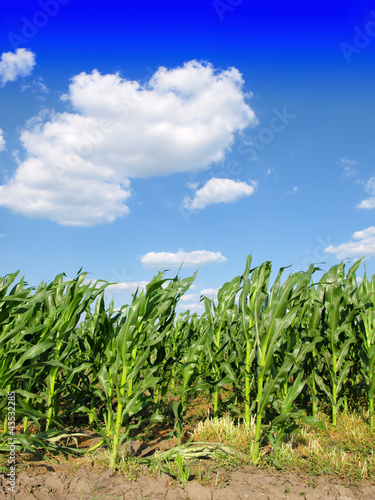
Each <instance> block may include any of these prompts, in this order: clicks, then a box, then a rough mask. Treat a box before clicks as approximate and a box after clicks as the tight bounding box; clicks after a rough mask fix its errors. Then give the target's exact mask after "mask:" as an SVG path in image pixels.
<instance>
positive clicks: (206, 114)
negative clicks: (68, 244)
mask: <svg viewBox="0 0 375 500" xmlns="http://www.w3.org/2000/svg"><path fill="white" fill-rule="evenodd" d="M243 83H244V82H243V79H242V77H241V75H240V73H239V72H238V70H237V69H235V68H230V69H228V70H225V71H217V70H215V69H214V68H213V66H212V65H211V64H203V63H199V62H197V61H190V62H187V63H185V64H184V65H183V67H179V68H174V69H170V70H168V69H166V68H159V70H158V71H156V73H155V74H154V75H153V77H152V78H151V79H150V80H149V81H148V82H147V83H146V84H144V85H141V84H140V83H139V82H137V81H129V80H126V79H124V78H121V77H120V75H119V74H107V75H101V74H100V73H99V72H98V71H96V70H95V71H93V72H92V73H90V74H87V73H81V74H79V75H77V76H75V77H74V78H73V79H72V82H71V84H70V87H69V92H68V93H67V94H66V95H65V96H64V97H63V100H65V101H68V102H69V104H70V107H72V108H73V110H74V112H70V113H68V112H65V113H57V114H56V113H55V114H51V116H50V117H49V118H48V119H45V118H42V120H41V121H38V120H36V121H34V122H33V123H32V125H31V126H30V127H29V129H28V130H24V132H23V133H22V135H21V140H22V143H23V146H24V148H25V150H26V155H25V160H24V161H23V162H22V163H21V164H20V165H19V167H18V170H17V171H16V173H15V176H14V177H13V179H11V180H10V181H9V182H8V184H6V185H4V186H0V205H2V206H6V207H9V208H10V209H11V210H13V211H14V212H17V213H21V214H24V215H27V216H30V217H39V218H48V219H52V220H54V221H56V222H58V223H60V224H65V225H83V226H84V225H86V226H87V225H94V224H97V223H103V222H111V221H113V220H114V219H116V218H117V217H120V216H122V215H124V214H127V213H128V211H129V209H128V207H127V206H126V205H125V203H126V202H127V201H128V199H129V198H130V196H131V192H130V184H129V179H130V178H132V177H148V176H155V175H166V174H171V173H175V172H186V171H189V170H197V169H206V168H209V167H210V165H211V164H212V163H215V162H220V161H222V159H223V158H224V156H225V154H226V152H227V151H228V150H230V148H231V145H232V144H233V142H234V138H235V134H236V133H237V132H241V131H242V130H243V129H244V128H245V127H247V126H249V125H255V124H256V123H257V119H256V117H255V114H254V112H253V111H252V109H251V108H250V107H249V106H248V104H247V103H246V97H247V96H248V95H247V94H245V93H244V92H243Z"/></svg>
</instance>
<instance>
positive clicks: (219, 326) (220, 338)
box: [203, 276, 241, 418]
mask: <svg viewBox="0 0 375 500" xmlns="http://www.w3.org/2000/svg"><path fill="white" fill-rule="evenodd" d="M240 287H241V277H240V276H239V277H237V278H234V279H233V280H232V281H231V282H230V283H229V282H228V283H225V284H224V285H223V286H222V287H221V288H220V290H219V291H218V295H217V302H218V303H217V305H216V304H215V302H214V301H213V300H211V299H209V298H208V297H203V301H204V306H205V312H206V315H205V320H206V321H207V322H208V325H209V332H210V335H209V337H208V338H207V344H206V352H205V358H206V360H207V369H208V371H209V373H210V377H209V380H207V382H208V384H209V385H210V386H211V388H212V389H211V390H212V392H213V395H212V402H213V407H214V417H215V418H216V417H218V416H219V391H220V387H221V386H222V385H224V384H225V383H227V382H232V383H233V382H235V380H233V378H232V377H230V376H229V377H228V376H227V377H226V376H225V369H226V368H227V366H228V364H229V365H230V364H231V361H233V360H234V357H235V352H234V351H232V353H231V354H232V358H233V359H230V357H228V354H229V353H228V346H229V344H230V335H231V331H230V328H231V326H232V321H233V311H234V308H235V300H236V295H237V293H238V292H239V290H240ZM229 373H230V372H229ZM227 375H228V370H227Z"/></svg>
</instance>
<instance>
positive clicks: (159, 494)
mask: <svg viewBox="0 0 375 500" xmlns="http://www.w3.org/2000/svg"><path fill="white" fill-rule="evenodd" d="M0 498H9V499H13V498H15V499H17V500H51V499H53V500H67V499H69V500H76V499H77V500H78V499H79V500H108V499H119V500H120V499H121V500H125V499H126V500H141V499H150V500H153V499H155V500H156V499H163V500H180V499H181V500H187V499H191V500H198V499H199V500H237V499H249V500H258V499H259V500H266V499H269V500H274V499H283V498H285V499H288V500H294V499H306V500H318V499H327V498H332V499H336V500H349V499H361V500H367V499H368V500H370V499H371V500H373V499H374V498H375V485H374V484H371V483H369V482H363V483H360V484H358V485H356V486H348V485H344V484H337V482H336V484H333V483H332V482H331V481H330V480H328V479H327V478H324V477H318V478H311V477H308V476H302V475H297V474H291V473H281V472H269V471H263V470H261V469H257V468H256V467H250V466H246V467H242V468H240V469H239V470H237V471H234V472H232V473H231V477H230V479H229V480H228V481H227V482H226V484H224V485H222V486H221V487H214V486H202V485H201V484H200V483H199V482H198V481H195V480H194V481H192V482H189V483H188V484H187V485H185V486H181V485H179V484H178V483H175V482H173V481H172V480H171V477H170V476H169V475H167V474H165V473H161V474H159V475H158V476H157V477H156V478H153V477H149V476H147V475H144V476H141V477H139V478H138V479H136V480H133V481H128V480H126V478H124V477H123V476H121V475H120V474H118V473H115V474H114V475H112V476H111V475H110V471H109V470H103V469H99V468H97V467H92V466H91V467H90V466H82V467H81V468H80V469H79V470H78V471H75V472H72V471H69V470H64V467H62V466H55V465H50V464H48V463H35V464H34V465H33V467H31V468H29V469H28V470H27V471H23V472H20V473H19V474H17V477H16V493H11V492H9V491H8V486H7V484H6V478H5V477H4V476H2V478H1V484H0Z"/></svg>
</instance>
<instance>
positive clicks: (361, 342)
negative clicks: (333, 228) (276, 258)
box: [0, 256, 375, 477]
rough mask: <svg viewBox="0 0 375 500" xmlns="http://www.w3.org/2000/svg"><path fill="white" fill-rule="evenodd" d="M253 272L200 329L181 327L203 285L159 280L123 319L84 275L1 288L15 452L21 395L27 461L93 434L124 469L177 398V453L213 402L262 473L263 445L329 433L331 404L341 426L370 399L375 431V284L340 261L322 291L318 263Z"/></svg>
mask: <svg viewBox="0 0 375 500" xmlns="http://www.w3.org/2000/svg"><path fill="white" fill-rule="evenodd" d="M251 262H252V259H251V256H249V257H248V258H247V260H246V265H245V270H244V272H243V274H242V275H240V276H237V277H235V278H234V279H233V280H232V281H230V282H228V283H225V284H224V285H223V287H222V288H221V289H220V290H219V293H218V298H217V300H212V299H209V298H207V297H202V298H201V300H202V302H203V304H204V307H205V311H204V313H203V314H202V316H201V317H199V316H198V315H197V314H192V315H191V314H190V313H189V312H185V313H182V314H180V315H179V316H176V307H177V305H178V301H179V299H180V298H181V296H182V295H183V294H184V293H185V292H186V291H187V290H188V289H189V287H190V286H191V284H192V282H193V281H194V279H195V276H196V274H195V275H194V276H192V277H189V278H185V279H181V278H179V277H178V276H176V277H174V278H172V279H167V278H165V277H164V272H160V273H158V274H157V275H156V276H155V277H154V278H153V279H152V281H151V282H150V283H149V284H148V285H147V287H146V289H145V290H142V291H139V290H137V291H136V292H135V293H134V295H133V298H132V301H131V303H130V304H129V305H124V306H122V307H121V308H120V309H119V310H115V309H114V304H113V302H111V303H110V304H109V305H108V306H106V304H105V300H104V292H105V288H106V287H107V286H108V284H109V283H106V282H96V283H91V282H89V281H88V280H87V274H86V273H81V270H80V271H79V272H78V274H77V276H76V277H75V278H74V279H71V280H67V279H66V278H65V277H64V275H63V274H59V275H58V276H56V278H55V279H54V280H53V281H52V282H51V283H41V284H40V285H39V286H38V287H37V288H36V289H34V288H32V287H29V286H28V285H27V283H25V281H24V279H23V278H21V279H20V280H19V282H18V283H16V280H17V277H18V273H13V274H9V275H6V276H5V277H3V278H0V354H1V356H0V393H1V395H2V396H3V397H2V401H1V404H0V412H1V414H2V417H3V422H4V427H3V434H4V436H3V437H4V442H5V440H6V439H7V438H8V437H9V435H8V421H7V411H8V408H7V397H6V396H7V394H8V393H9V392H11V391H13V392H14V394H15V407H14V409H15V416H16V420H17V421H18V422H19V421H20V420H23V433H20V434H19V438H18V442H17V446H18V448H19V449H23V450H26V449H27V450H31V449H34V450H35V451H36V452H37V450H40V449H42V448H43V446H44V450H52V449H54V447H55V448H56V447H57V446H63V445H62V444H59V442H58V439H59V437H60V439H61V440H63V439H65V438H64V437H63V436H65V435H66V434H67V432H66V429H67V427H69V426H70V427H71V426H78V427H80V428H82V427H84V426H90V427H91V428H92V429H93V430H96V431H97V432H99V433H100V434H101V436H102V438H103V441H102V443H106V444H107V445H108V447H109V450H110V466H111V468H112V469H113V468H114V467H115V466H116V459H117V453H118V448H119V446H120V445H121V444H122V443H123V442H124V441H126V440H127V439H128V438H129V434H130V432H131V430H132V429H134V428H137V427H138V426H139V425H140V423H141V422H142V421H143V420H144V419H148V421H152V422H154V421H162V420H163V419H165V418H167V416H166V415H165V414H164V413H163V411H164V408H165V405H164V406H163V402H165V398H166V396H167V395H168V393H169V392H170V391H173V394H174V401H173V413H174V417H175V423H176V431H177V437H178V443H179V444H181V440H182V437H183V427H184V423H185V420H186V413H187V408H188V404H189V399H190V398H191V397H194V396H196V395H197V394H198V393H199V392H201V391H204V392H206V393H208V394H209V395H210V398H211V400H212V405H213V408H214V416H215V417H219V416H220V414H222V413H223V412H226V411H228V410H230V411H234V412H236V413H237V415H238V416H241V417H242V418H243V420H244V422H245V423H246V424H249V422H250V420H251V419H254V420H255V422H256V437H255V443H254V447H253V461H254V462H257V460H258V459H259V454H260V446H261V445H262V442H263V440H264V439H265V438H268V440H269V441H270V442H271V444H272V446H273V447H274V449H275V450H276V452H277V450H278V449H280V447H281V443H282V441H283V439H284V438H285V436H286V435H288V434H291V433H293V432H295V431H296V430H298V427H299V425H300V423H301V422H303V423H305V424H309V425H312V426H314V425H320V424H319V421H318V420H317V410H318V406H319V405H320V404H324V405H328V407H329V409H330V411H331V414H332V422H333V424H334V423H335V422H336V418H337V412H338V411H340V410H341V409H344V411H345V410H346V409H347V408H348V406H349V405H354V404H356V401H358V399H359V398H365V399H366V401H367V404H368V410H369V424H370V426H372V427H373V426H374V393H375V313H374V306H375V277H373V278H372V280H371V281H369V280H368V279H367V277H366V275H365V276H364V278H363V280H362V282H361V284H360V285H359V286H358V284H357V277H356V271H357V270H358V267H359V265H360V263H361V261H357V262H356V263H355V264H354V265H353V266H352V267H351V268H350V269H349V270H348V272H347V273H346V272H345V264H344V263H343V262H342V263H340V264H338V265H337V266H333V267H332V268H331V269H330V270H329V271H328V272H326V273H325V274H324V275H323V276H322V278H321V279H320V281H319V283H314V282H313V275H314V273H315V272H316V271H317V270H319V269H318V268H317V267H315V266H313V265H312V266H310V268H309V269H308V270H307V272H305V273H303V272H299V273H294V274H293V273H292V274H290V275H289V276H288V277H286V278H285V277H284V271H285V268H282V269H280V270H279V272H278V275H277V277H276V279H275V281H274V283H273V284H272V285H271V286H270V284H269V281H270V276H271V270H272V266H271V263H270V262H265V263H263V264H261V265H259V266H257V267H255V268H251ZM35 428H36V429H37V432H32V431H31V429H35ZM51 433H53V434H51ZM51 436H53V439H54V441H53V443H52V442H51V439H50V438H51ZM56 440H57V441H56ZM56 443H57V444H56ZM65 448H68V447H66V446H65ZM0 449H1V448H0ZM181 460H182V459H181V457H180V458H177V462H176V463H177V466H179V465H178V464H179V463H180V462H181ZM180 466H181V467H180V468H181V470H180V473H179V474H180V476H181V477H182V475H183V471H184V470H185V469H184V467H185V465H184V464H182V462H181V463H180ZM181 471H182V472H181ZM185 472H186V471H185ZM187 472H188V471H187ZM187 472H186V474H185V475H186V476H187Z"/></svg>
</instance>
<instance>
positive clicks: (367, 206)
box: [357, 177, 375, 210]
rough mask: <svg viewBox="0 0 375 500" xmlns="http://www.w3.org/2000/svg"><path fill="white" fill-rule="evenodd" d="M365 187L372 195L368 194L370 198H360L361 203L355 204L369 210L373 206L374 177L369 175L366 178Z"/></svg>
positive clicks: (374, 203) (374, 196) (374, 195)
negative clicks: (368, 177) (367, 178)
mask: <svg viewBox="0 0 375 500" xmlns="http://www.w3.org/2000/svg"><path fill="white" fill-rule="evenodd" d="M365 189H366V191H367V192H369V193H370V194H371V195H372V196H370V198H367V199H365V200H362V201H361V203H359V204H358V205H357V208H364V209H366V210H371V209H372V208H375V177H371V178H370V179H369V180H368V182H367V184H366V187H365Z"/></svg>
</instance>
